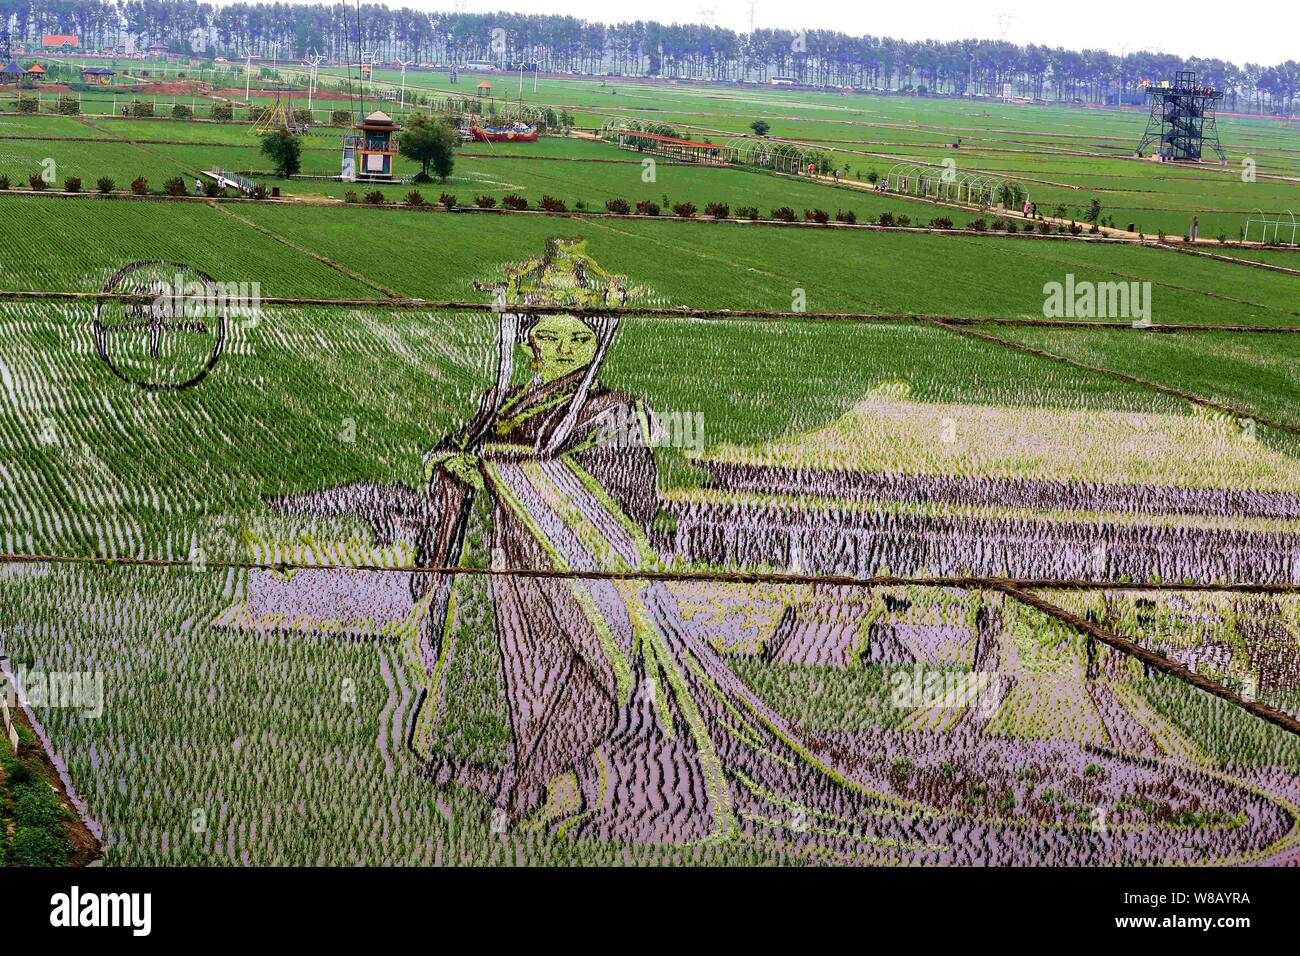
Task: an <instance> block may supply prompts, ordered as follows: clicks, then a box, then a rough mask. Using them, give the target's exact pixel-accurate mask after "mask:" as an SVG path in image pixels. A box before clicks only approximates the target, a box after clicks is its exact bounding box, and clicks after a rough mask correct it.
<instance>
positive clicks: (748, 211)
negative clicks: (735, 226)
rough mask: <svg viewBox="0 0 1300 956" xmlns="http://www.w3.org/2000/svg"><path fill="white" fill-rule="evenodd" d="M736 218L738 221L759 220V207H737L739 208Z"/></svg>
mask: <svg viewBox="0 0 1300 956" xmlns="http://www.w3.org/2000/svg"><path fill="white" fill-rule="evenodd" d="M736 218H737V219H757V218H758V207H757V206H737V207H736Z"/></svg>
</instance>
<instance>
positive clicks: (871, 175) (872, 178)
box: [867, 169, 880, 183]
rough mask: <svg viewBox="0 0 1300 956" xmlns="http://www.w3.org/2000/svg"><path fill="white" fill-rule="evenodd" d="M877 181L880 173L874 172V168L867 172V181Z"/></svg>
mask: <svg viewBox="0 0 1300 956" xmlns="http://www.w3.org/2000/svg"><path fill="white" fill-rule="evenodd" d="M879 181H880V173H878V172H876V171H875V170H874V169H873V170H871V171H870V172H868V173H867V182H869V183H877V182H879Z"/></svg>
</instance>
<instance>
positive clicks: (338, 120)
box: [330, 110, 352, 126]
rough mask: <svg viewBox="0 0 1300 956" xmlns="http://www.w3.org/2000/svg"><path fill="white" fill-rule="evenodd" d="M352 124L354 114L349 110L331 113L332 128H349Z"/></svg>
mask: <svg viewBox="0 0 1300 956" xmlns="http://www.w3.org/2000/svg"><path fill="white" fill-rule="evenodd" d="M351 122H352V113H351V111H349V110H334V111H333V112H332V113H330V125H331V126H347V125H349V124H350V123H351Z"/></svg>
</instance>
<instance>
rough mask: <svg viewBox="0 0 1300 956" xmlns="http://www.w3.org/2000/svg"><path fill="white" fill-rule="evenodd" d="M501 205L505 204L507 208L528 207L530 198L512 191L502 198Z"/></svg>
mask: <svg viewBox="0 0 1300 956" xmlns="http://www.w3.org/2000/svg"><path fill="white" fill-rule="evenodd" d="M501 205H503V206H505V207H506V208H507V209H527V208H528V200H527V199H525V198H524V197H523V196H520V195H519V194H518V193H511V194H510V195H509V196H505V197H503V198H502V200H501Z"/></svg>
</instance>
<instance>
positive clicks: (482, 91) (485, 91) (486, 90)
mask: <svg viewBox="0 0 1300 956" xmlns="http://www.w3.org/2000/svg"><path fill="white" fill-rule="evenodd" d="M478 95H479V96H491V95H492V84H491V83H489V82H488V81H487V80H484V81H483V82H482V83H480V84H479V85H478Z"/></svg>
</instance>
